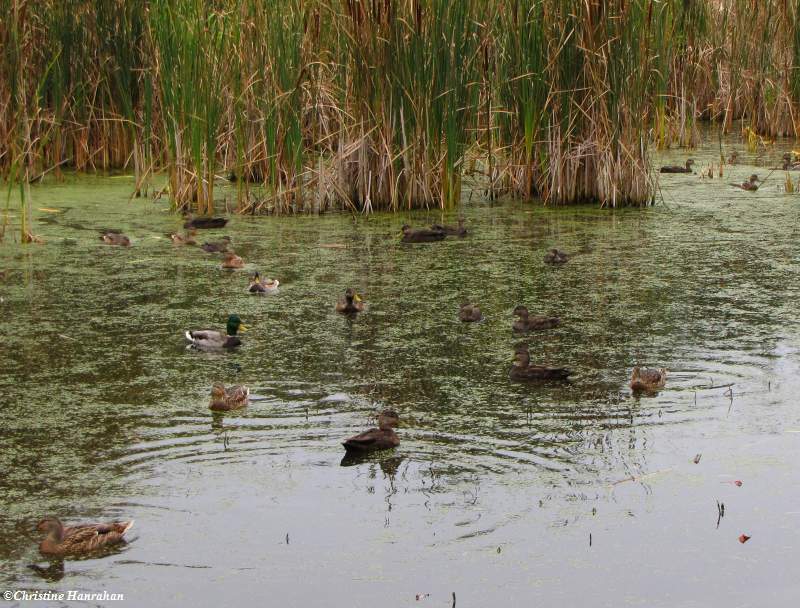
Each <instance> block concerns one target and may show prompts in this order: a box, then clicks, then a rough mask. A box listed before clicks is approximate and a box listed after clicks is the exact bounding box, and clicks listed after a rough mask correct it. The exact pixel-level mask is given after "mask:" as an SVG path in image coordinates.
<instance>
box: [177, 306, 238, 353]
mask: <svg viewBox="0 0 800 608" xmlns="http://www.w3.org/2000/svg"><path fill="white" fill-rule="evenodd" d="M239 331H242V332H245V331H247V327H245V325H244V324H243V323H242V320H241V319H240V318H239V315H230V316H229V317H228V323H227V325H226V332H227V333H222V332H221V331H217V330H215V329H196V330H189V331H187V332H186V334H185V335H186V339H187V340H188V341H189V348H196V349H199V350H222V349H223V348H227V349H232V348H236V347H237V346H241V344H242V340H241V339H240V338H239V336H238V335H237V334H238V333H239Z"/></svg>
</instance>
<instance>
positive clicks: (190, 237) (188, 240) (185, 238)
mask: <svg viewBox="0 0 800 608" xmlns="http://www.w3.org/2000/svg"><path fill="white" fill-rule="evenodd" d="M196 235H197V230H195V229H192V230H187V231H186V232H184V233H183V234H179V233H177V232H173V233H172V234H170V235H169V238H171V239H172V243H173V244H174V245H197V241H196V240H195V238H194V237H195V236H196Z"/></svg>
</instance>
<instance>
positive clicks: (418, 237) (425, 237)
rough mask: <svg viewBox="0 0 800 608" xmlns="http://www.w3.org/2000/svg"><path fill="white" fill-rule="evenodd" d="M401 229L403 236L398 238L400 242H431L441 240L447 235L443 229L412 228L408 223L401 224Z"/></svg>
mask: <svg viewBox="0 0 800 608" xmlns="http://www.w3.org/2000/svg"><path fill="white" fill-rule="evenodd" d="M401 230H402V231H403V236H402V238H401V239H400V241H401V242H402V243H432V242H434V241H441V240H443V239H444V237H445V236H447V235H446V234H445V233H444V231H443V230H434V229H433V228H430V229H428V228H412V227H411V226H409V225H408V224H403V227H402V228H401Z"/></svg>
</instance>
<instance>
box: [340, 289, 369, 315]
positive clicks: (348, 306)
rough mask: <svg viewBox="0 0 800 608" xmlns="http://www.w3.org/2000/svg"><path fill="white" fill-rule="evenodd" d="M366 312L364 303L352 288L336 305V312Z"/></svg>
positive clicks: (347, 290) (346, 291)
mask: <svg viewBox="0 0 800 608" xmlns="http://www.w3.org/2000/svg"><path fill="white" fill-rule="evenodd" d="M363 310H364V302H363V301H362V300H361V296H359V295H358V294H357V293H356V292H355V290H354V289H353V288H352V287H348V288H347V289H346V290H345V292H344V297H343V298H341V299H340V300H339V301H338V302H337V303H336V312H341V313H344V314H355V313H357V312H361V311H363Z"/></svg>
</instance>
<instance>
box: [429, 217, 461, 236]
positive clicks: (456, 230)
mask: <svg viewBox="0 0 800 608" xmlns="http://www.w3.org/2000/svg"><path fill="white" fill-rule="evenodd" d="M431 230H433V231H435V232H444V233H445V235H446V236H459V237H463V236H467V229H466V227H465V226H464V218H463V217H460V218H458V226H447V225H444V224H433V225H432V226H431Z"/></svg>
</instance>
